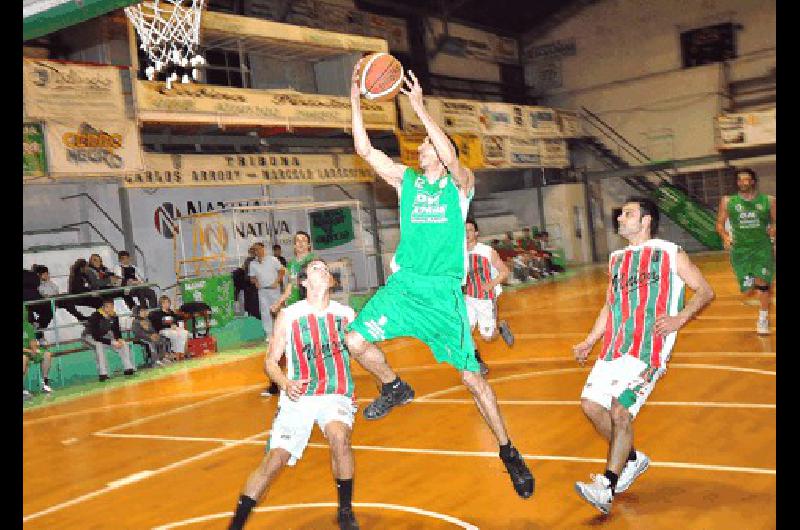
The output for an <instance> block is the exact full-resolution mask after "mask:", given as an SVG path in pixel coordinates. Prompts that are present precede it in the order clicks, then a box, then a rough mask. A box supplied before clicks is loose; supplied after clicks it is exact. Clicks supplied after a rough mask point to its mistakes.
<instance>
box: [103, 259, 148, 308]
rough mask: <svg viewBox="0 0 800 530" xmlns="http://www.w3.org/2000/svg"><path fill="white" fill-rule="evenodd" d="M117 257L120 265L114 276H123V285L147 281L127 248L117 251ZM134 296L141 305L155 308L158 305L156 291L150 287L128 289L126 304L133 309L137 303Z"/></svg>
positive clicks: (127, 285)
mask: <svg viewBox="0 0 800 530" xmlns="http://www.w3.org/2000/svg"><path fill="white" fill-rule="evenodd" d="M117 259H118V260H119V265H117V268H116V269H114V276H117V277H119V278H122V286H123V287H129V286H131V285H141V284H143V283H145V281H144V279H143V278H142V276H141V275H140V274H139V271H138V270H137V269H136V265H134V264H133V263H131V255H130V253H129V252H128V251H127V250H120V251H119V252H118V253H117ZM134 296H135V297H136V299H137V300H138V301H139V304H138V305H140V306H144V307H147V308H154V307H156V306H157V305H158V302H157V301H156V293H155V291H153V290H152V289H151V288H149V287H137V288H135V289H131V290H130V291H128V294H126V295H124V296H123V298H124V299H125V305H127V306H128V309H131V310H132V309H133V307H134V306H135V305H137V304H136V303H134V301H133V297H134Z"/></svg>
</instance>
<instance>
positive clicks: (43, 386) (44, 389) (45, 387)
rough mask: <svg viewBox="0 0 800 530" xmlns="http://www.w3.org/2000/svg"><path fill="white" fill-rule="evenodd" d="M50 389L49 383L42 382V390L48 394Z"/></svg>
mask: <svg viewBox="0 0 800 530" xmlns="http://www.w3.org/2000/svg"><path fill="white" fill-rule="evenodd" d="M52 391H53V389H52V388H50V385H48V384H47V383H42V392H47V393H48V394H49V393H50V392H52Z"/></svg>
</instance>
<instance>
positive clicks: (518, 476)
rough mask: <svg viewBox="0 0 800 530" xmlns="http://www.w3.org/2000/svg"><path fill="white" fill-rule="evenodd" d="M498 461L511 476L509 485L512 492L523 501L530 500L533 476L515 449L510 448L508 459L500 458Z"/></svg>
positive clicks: (533, 482) (533, 481)
mask: <svg viewBox="0 0 800 530" xmlns="http://www.w3.org/2000/svg"><path fill="white" fill-rule="evenodd" d="M500 460H502V461H503V464H504V465H505V466H506V470H507V471H508V474H509V475H510V476H511V484H513V485H514V491H516V492H517V495H519V496H520V497H522V498H523V499H527V498H530V496H531V495H533V489H534V487H535V483H536V481H535V480H534V479H533V474H532V473H531V470H530V469H529V468H528V465H527V464H526V463H525V461H524V460H523V459H522V455H520V454H519V451H517V448H516V447H512V448H511V453H510V454H509V456H508V458H503V457H502V456H500Z"/></svg>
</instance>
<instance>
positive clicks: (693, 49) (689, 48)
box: [681, 22, 741, 68]
mask: <svg viewBox="0 0 800 530" xmlns="http://www.w3.org/2000/svg"><path fill="white" fill-rule="evenodd" d="M740 27H741V26H738V25H736V24H733V23H731V22H726V23H724V24H717V25H714V26H706V27H704V28H697V29H692V30H689V31H684V32H683V33H681V55H682V56H683V67H684V68H691V67H692V66H700V65H703V64H709V63H716V62H721V61H726V60H728V59H734V58H736V30H737V29H739V28H740Z"/></svg>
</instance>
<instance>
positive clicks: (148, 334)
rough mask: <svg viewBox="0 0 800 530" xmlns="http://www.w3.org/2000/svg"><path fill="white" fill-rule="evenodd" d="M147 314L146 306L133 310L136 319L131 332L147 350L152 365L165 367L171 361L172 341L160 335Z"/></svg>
mask: <svg viewBox="0 0 800 530" xmlns="http://www.w3.org/2000/svg"><path fill="white" fill-rule="evenodd" d="M147 314H148V311H147V308H146V307H144V306H136V307H134V308H133V316H134V319H133V324H132V325H131V332H132V333H133V338H134V339H136V340H137V341H139V342H141V343H142V345H143V346H144V347H145V348H146V349H147V353H148V357H149V358H150V365H151V366H152V365H156V366H164V363H165V362H169V361H170V359H169V355H168V352H169V349H170V340H169V339H168V338H167V337H164V336H162V335H159V334H158V332H157V331H156V330H155V328H154V327H153V323H152V322H150V319H149V318H148V317H147Z"/></svg>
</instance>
